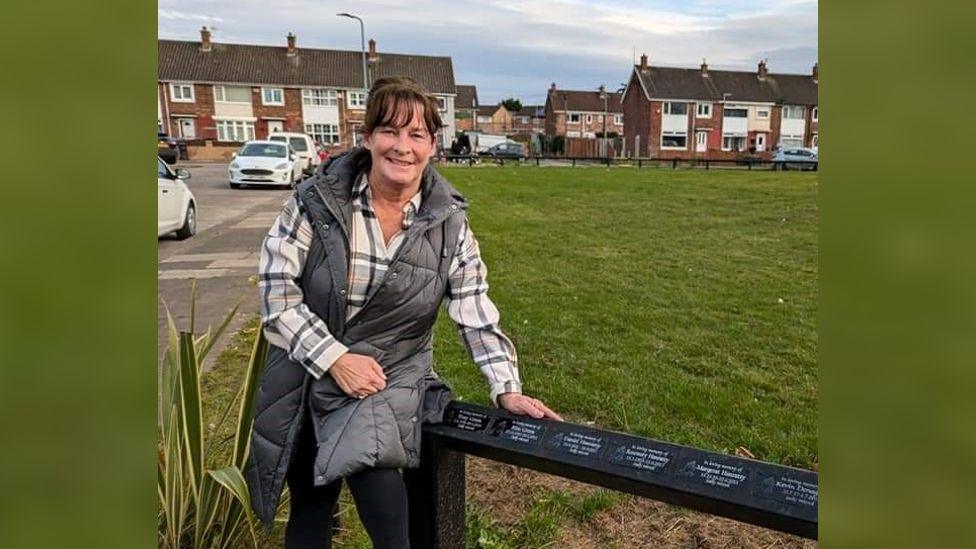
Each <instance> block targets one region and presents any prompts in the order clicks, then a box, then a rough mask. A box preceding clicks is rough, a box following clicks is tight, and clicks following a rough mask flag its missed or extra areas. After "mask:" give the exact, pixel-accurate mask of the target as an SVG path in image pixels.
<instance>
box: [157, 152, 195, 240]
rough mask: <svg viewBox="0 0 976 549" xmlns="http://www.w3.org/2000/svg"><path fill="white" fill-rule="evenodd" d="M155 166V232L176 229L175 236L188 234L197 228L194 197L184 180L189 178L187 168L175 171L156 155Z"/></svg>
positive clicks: (192, 233)
mask: <svg viewBox="0 0 976 549" xmlns="http://www.w3.org/2000/svg"><path fill="white" fill-rule="evenodd" d="M156 166H157V167H156V170H157V172H156V181H157V185H158V187H159V194H158V200H157V212H156V233H157V235H156V236H163V235H164V234H167V233H171V232H173V231H176V238H179V239H180V240H183V239H185V238H190V237H191V236H193V235H194V234H196V232H197V201H196V198H194V197H193V193H192V192H190V189H189V187H187V186H186V183H184V182H183V180H184V179H189V178H190V172H188V171H187V170H186V169H184V168H180V169H178V170H176V171H175V172H174V171H173V170H172V169H171V168H170V167H169V166H167V165H166V163H165V162H163V160H162V159H161V158H159V157H158V156H157V157H156Z"/></svg>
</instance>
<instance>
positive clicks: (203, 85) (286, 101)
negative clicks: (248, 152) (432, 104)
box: [157, 27, 457, 158]
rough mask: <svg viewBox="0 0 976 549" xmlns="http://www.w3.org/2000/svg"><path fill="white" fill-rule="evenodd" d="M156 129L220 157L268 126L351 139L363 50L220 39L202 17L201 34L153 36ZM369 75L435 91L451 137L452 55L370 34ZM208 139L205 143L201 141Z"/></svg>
mask: <svg viewBox="0 0 976 549" xmlns="http://www.w3.org/2000/svg"><path fill="white" fill-rule="evenodd" d="M157 46H158V48H157V53H158V60H159V65H158V71H159V72H158V83H157V100H158V114H159V120H158V125H159V129H160V131H161V132H163V133H167V134H169V135H173V136H178V137H183V138H185V139H187V140H188V141H189V142H190V144H191V145H194V146H196V147H193V146H191V155H192V154H193V153H194V152H197V153H198V156H197V157H198V158H201V157H208V156H209V157H227V156H228V155H229V154H230V151H232V150H234V149H236V148H237V147H238V146H239V145H240V143H241V142H242V141H246V140H248V139H263V138H266V137H267V136H268V135H269V134H270V133H273V132H275V131H290V132H302V133H307V134H309V135H311V136H312V137H313V138H314V139H315V140H316V141H318V142H320V143H322V144H324V145H329V146H333V147H337V148H343V149H344V148H348V147H351V146H353V145H354V144H356V142H357V137H358V131H359V128H360V127H361V126H362V123H363V119H364V116H365V106H366V93H367V92H366V89H365V88H364V86H363V63H362V52H360V51H340V50H323V49H311V48H299V47H297V45H296V38H295V35H293V34H289V35H288V37H287V40H286V43H285V44H284V45H282V46H258V45H246V44H221V43H216V42H214V41H213V39H212V35H211V33H210V31H209V30H207V28H206V27H204V28H203V29H202V30H201V32H200V42H189V41H179V40H159V41H158V42H157ZM367 71H368V73H367V76H368V78H369V81H370V82H372V81H374V80H375V79H377V78H381V77H384V76H394V75H404V76H409V77H411V78H413V79H414V80H417V81H418V82H419V83H420V84H421V85H423V86H424V87H425V88H427V89H428V90H429V91H430V92H431V93H432V94H434V95H435V96H436V97H437V98H438V101H439V102H440V106H441V117H442V119H443V120H444V123H445V127H444V129H443V130H442V131H441V133H440V135H439V136H438V138H439V139H440V144H442V145H444V144H446V145H448V146H449V145H450V143H451V141H452V140H453V139H454V98H455V95H456V93H457V90H456V87H455V84H454V68H453V64H452V61H451V58H450V57H433V56H424V55H403V54H395V53H385V52H377V50H376V42H375V41H374V40H370V41H369V54H368V59H367ZM204 149H207V150H204Z"/></svg>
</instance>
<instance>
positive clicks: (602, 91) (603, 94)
mask: <svg viewBox="0 0 976 549" xmlns="http://www.w3.org/2000/svg"><path fill="white" fill-rule="evenodd" d="M600 97H601V98H603V147H601V148H602V149H603V153H602V155H603V156H604V157H605V156H607V110H609V109H607V88H606V86H604V85H603V84H600Z"/></svg>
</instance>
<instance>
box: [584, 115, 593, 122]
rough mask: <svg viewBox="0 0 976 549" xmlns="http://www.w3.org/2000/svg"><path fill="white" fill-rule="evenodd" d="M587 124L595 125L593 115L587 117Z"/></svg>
mask: <svg viewBox="0 0 976 549" xmlns="http://www.w3.org/2000/svg"><path fill="white" fill-rule="evenodd" d="M586 123H587V124H591V123H593V115H592V114H588V115H586Z"/></svg>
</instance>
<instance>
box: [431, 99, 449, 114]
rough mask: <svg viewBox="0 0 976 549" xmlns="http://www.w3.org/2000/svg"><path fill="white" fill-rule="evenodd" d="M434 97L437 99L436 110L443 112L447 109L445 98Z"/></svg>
mask: <svg viewBox="0 0 976 549" xmlns="http://www.w3.org/2000/svg"><path fill="white" fill-rule="evenodd" d="M434 99H436V100H437V110H439V111H441V112H444V111H446V110H447V98H444V97H441V96H439V95H438V96H435V97H434Z"/></svg>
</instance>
